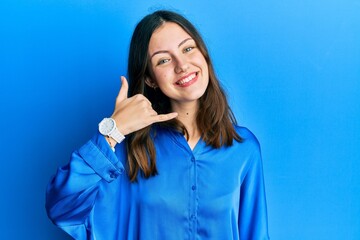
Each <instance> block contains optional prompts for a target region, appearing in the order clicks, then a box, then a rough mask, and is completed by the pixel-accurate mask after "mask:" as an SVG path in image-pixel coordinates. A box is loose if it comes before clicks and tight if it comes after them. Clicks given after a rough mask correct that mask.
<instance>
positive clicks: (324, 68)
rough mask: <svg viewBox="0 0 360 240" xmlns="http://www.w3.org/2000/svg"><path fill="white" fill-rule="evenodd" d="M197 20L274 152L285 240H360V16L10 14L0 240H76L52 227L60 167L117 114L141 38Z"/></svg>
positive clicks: (191, 6) (13, 9) (5, 14)
mask: <svg viewBox="0 0 360 240" xmlns="http://www.w3.org/2000/svg"><path fill="white" fill-rule="evenodd" d="M164 8H166V9H172V10H176V11H178V12H180V13H182V14H184V15H185V16H187V17H188V18H189V19H190V20H191V21H192V22H193V23H194V24H195V25H196V26H197V27H198V29H199V30H200V32H201V33H202V35H203V36H204V39H205V41H206V42H207V44H208V47H209V49H210V53H211V56H212V58H213V61H214V63H215V68H216V71H217V74H218V76H219V78H220V80H221V82H222V84H223V86H224V88H225V89H226V91H227V93H228V95H229V100H230V103H231V106H232V108H233V110H234V112H235V114H236V116H237V119H238V123H239V125H243V126H246V127H248V128H250V129H251V130H252V131H253V132H254V133H255V135H256V136H257V137H258V139H259V141H260V142H261V146H262V154H263V164H264V170H265V181H266V192H267V201H268V213H269V229H270V236H271V238H272V239H274V240H287V239H294V240H297V239H299V240H303V239H317V240H320V239H326V240H329V239H348V240H355V239H360V199H359V198H360V187H359V186H360V166H359V160H360V97H359V92H360V3H359V1H350V0H332V1H331V0H330V1H328V0H327V1H325V0H315V1H295V0H289V1H279V0H272V1H230V0H222V1H204V0H197V1H190V0H183V1H173V0H167V1H165V0H164V1H156V2H155V1H140V0H131V1H119V0H118V1H115V0H108V1H100V0H94V1H91V0H89V1H85V0H82V1H80V0H78V1H76V0H75V1H74V0H72V1H70V0H62V1H54V0H48V1H41V0H33V1H16V0H5V1H1V3H0V94H1V95H0V104H1V105H0V116H1V118H0V127H1V135H0V140H1V144H0V147H1V155H0V156H1V161H0V164H1V165H0V177H1V181H0V192H1V197H0V199H1V200H0V213H1V214H0V239H52V240H54V239H55V240H56V239H70V238H69V237H67V236H66V234H65V233H63V232H62V231H61V230H59V229H57V228H56V227H55V226H54V225H52V223H51V222H50V220H48V218H47V216H46V212H45V208H44V204H45V188H46V185H47V183H48V181H49V180H50V177H51V176H52V175H53V174H54V173H55V171H56V169H57V167H59V166H61V165H64V164H65V163H66V162H67V161H68V160H69V157H70V154H71V152H72V151H73V150H74V149H76V148H78V147H79V146H81V145H82V144H83V143H85V142H86V141H87V140H88V139H89V138H90V137H91V136H92V135H93V134H94V132H95V131H96V130H97V124H98V122H99V121H100V120H101V119H102V118H103V117H105V116H109V115H110V114H111V113H112V110H113V106H114V104H113V103H114V99H115V97H116V95H117V93H118V89H119V87H120V80H119V76H120V75H124V74H126V61H127V54H128V46H129V40H130V37H131V33H132V31H133V28H134V26H135V24H136V23H137V22H138V21H139V20H140V19H141V18H142V17H143V16H144V15H146V14H148V13H150V12H152V11H153V10H157V9H164Z"/></svg>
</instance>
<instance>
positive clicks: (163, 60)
mask: <svg viewBox="0 0 360 240" xmlns="http://www.w3.org/2000/svg"><path fill="white" fill-rule="evenodd" d="M169 61H170V59H167V58H165V59H160V60H159V61H158V62H157V65H162V64H165V63H167V62H169Z"/></svg>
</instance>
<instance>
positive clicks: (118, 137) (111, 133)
mask: <svg viewBox="0 0 360 240" xmlns="http://www.w3.org/2000/svg"><path fill="white" fill-rule="evenodd" d="M99 132H100V133H101V134H102V135H104V136H108V137H111V138H112V139H114V140H115V141H116V142H117V143H120V142H122V141H123V140H124V139H125V136H124V135H122V134H121V133H120V132H119V130H118V129H117V127H116V122H115V120H114V119H112V118H104V119H103V120H102V121H101V122H100V123H99Z"/></svg>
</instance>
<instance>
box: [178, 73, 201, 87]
mask: <svg viewBox="0 0 360 240" xmlns="http://www.w3.org/2000/svg"><path fill="white" fill-rule="evenodd" d="M197 77H198V72H194V73H190V74H189V75H187V76H185V77H183V78H181V79H180V80H178V81H177V82H176V83H175V84H176V85H178V86H180V87H187V86H189V85H191V84H193V83H194V82H195V81H196V80H197Z"/></svg>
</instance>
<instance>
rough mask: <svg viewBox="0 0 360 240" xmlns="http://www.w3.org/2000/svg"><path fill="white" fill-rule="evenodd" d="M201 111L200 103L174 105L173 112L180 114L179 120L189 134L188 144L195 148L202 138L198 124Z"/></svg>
mask: <svg viewBox="0 0 360 240" xmlns="http://www.w3.org/2000/svg"><path fill="white" fill-rule="evenodd" d="M198 109H199V103H198V102H191V103H181V104H178V103H172V110H173V111H174V112H177V113H178V117H177V119H178V120H179V121H180V122H181V123H182V124H184V126H185V128H186V130H187V131H188V134H189V140H188V143H189V145H190V147H194V146H195V144H196V143H197V142H198V140H199V138H200V135H201V133H200V131H199V128H198V126H197V123H196V116H197V112H198Z"/></svg>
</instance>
